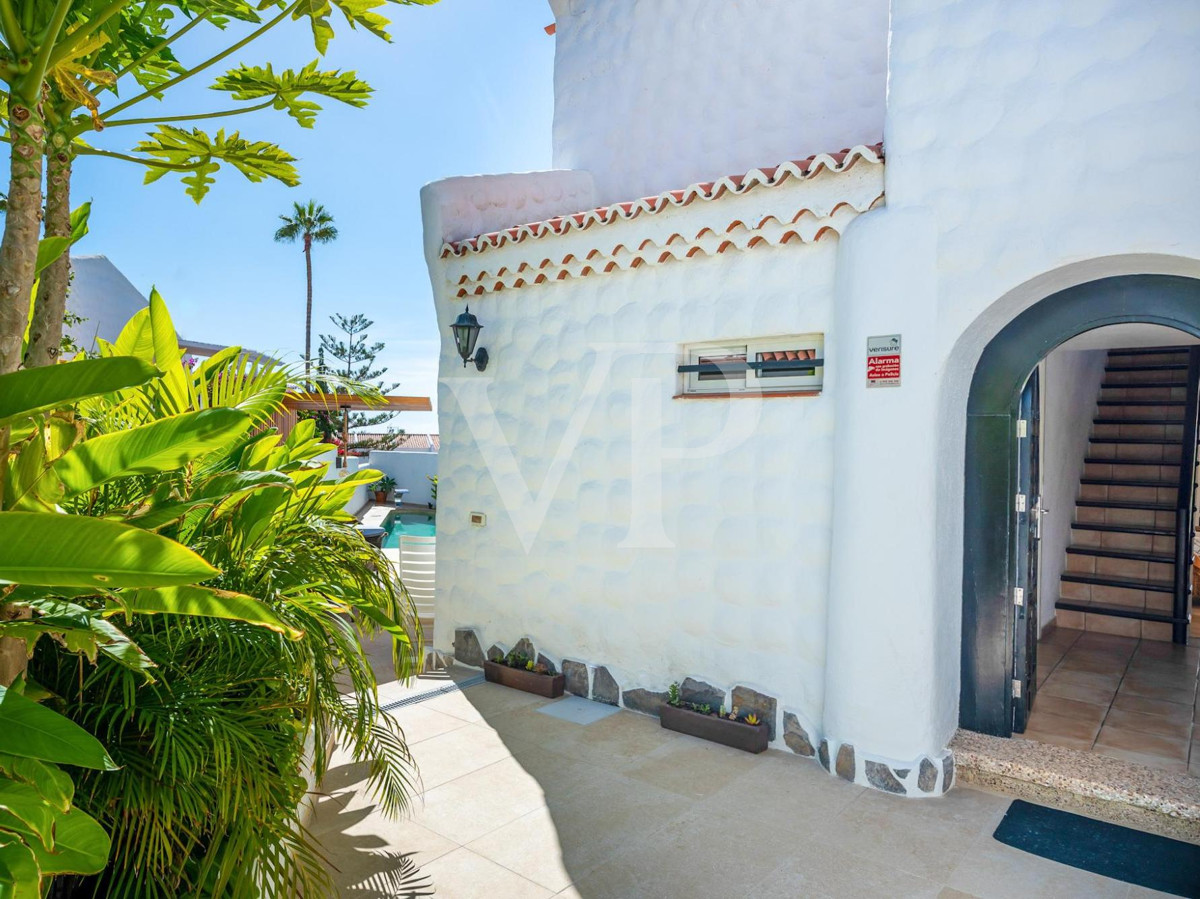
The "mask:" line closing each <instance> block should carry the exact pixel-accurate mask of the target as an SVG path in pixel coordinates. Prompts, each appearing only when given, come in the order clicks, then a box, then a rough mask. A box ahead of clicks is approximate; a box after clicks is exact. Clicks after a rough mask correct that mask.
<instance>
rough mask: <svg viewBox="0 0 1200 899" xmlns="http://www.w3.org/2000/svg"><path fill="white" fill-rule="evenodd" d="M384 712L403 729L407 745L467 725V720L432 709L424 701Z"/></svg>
mask: <svg viewBox="0 0 1200 899" xmlns="http://www.w3.org/2000/svg"><path fill="white" fill-rule="evenodd" d="M399 712H403V714H402V715H401V714H398V713H399ZM385 714H388V717H390V718H392V720H394V721H396V722H398V723H399V724H400V727H401V729H403V731H404V741H405V742H406V743H407V744H408V745H409V746H415V745H417V744H418V743H420V742H422V741H423V740H428V739H429V738H430V737H437V736H440V735H441V734H444V733H448V732H449V731H452V730H457V729H458V728H460V727H466V726H467V722H466V721H464V720H463V719H461V718H455V717H454V716H453V715H447V714H445V713H444V712H438V711H434V710H433V709H431V708H428V707H427V706H426V705H425V704H424V703H421V704H418V705H414V706H412V707H411V708H404V709H397V710H396V712H391V713H385Z"/></svg>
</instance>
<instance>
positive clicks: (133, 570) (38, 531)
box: [0, 512, 217, 589]
mask: <svg viewBox="0 0 1200 899" xmlns="http://www.w3.org/2000/svg"><path fill="white" fill-rule="evenodd" d="M216 574H217V569H215V568H213V567H212V566H211V565H209V564H208V563H207V562H205V561H204V559H202V558H201V557H200V556H198V555H196V553H194V552H192V551H191V550H190V549H188V548H187V547H186V546H182V545H180V544H178V543H176V542H175V541H173V540H168V539H167V538H166V537H160V536H159V535H158V534H155V533H152V532H150V531H144V530H142V529H141V528H135V527H130V526H129V525H125V524H121V523H119V522H116V521H107V520H105V519H102V518H89V517H87V516H84V515H60V514H55V513H39V512H0V582H7V583H13V584H40V585H44V586H50V587H58V586H62V587H94V588H100V589H105V588H113V587H153V586H163V585H172V584H192V583H196V582H197V581H203V580H207V579H208V578H210V577H213V576H214V575H216Z"/></svg>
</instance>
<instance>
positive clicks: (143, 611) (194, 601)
mask: <svg viewBox="0 0 1200 899" xmlns="http://www.w3.org/2000/svg"><path fill="white" fill-rule="evenodd" d="M120 612H126V613H127V614H135V615H158V614H163V615H199V616H203V617H207V618H227V619H230V620H232V621H243V622H245V623H246V624H253V625H256V626H258V627H265V628H268V629H269V630H273V631H275V632H276V633H280V634H284V635H286V636H287V637H290V638H291V639H293V640H298V639H300V638H301V637H302V636H304V632H303V631H300V630H297V629H296V628H294V627H290V626H289V625H287V624H285V623H284V622H283V621H281V620H280V619H279V616H278V615H276V614H275V613H274V612H273V611H272V610H271V607H270V606H268V605H267V604H266V603H265V602H263V601H262V600H259V599H255V598H254V597H253V596H247V595H246V594H244V593H233V592H231V591H229V590H214V589H212V588H210V587H148V588H144V589H141V590H129V591H125V592H122V593H118V594H116V595H114V597H113V598H112V600H111V602H110V604H109V608H108V611H107V613H106V614H108V615H115V614H118V613H120Z"/></svg>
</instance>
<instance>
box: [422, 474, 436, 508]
mask: <svg viewBox="0 0 1200 899" xmlns="http://www.w3.org/2000/svg"><path fill="white" fill-rule="evenodd" d="M425 477H426V478H427V479H428V480H429V485H430V486H429V508H431V509H432V508H433V507H434V506H436V505H437V479H438V476H437V475H435V474H427V475H425Z"/></svg>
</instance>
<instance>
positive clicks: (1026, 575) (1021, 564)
mask: <svg viewBox="0 0 1200 899" xmlns="http://www.w3.org/2000/svg"><path fill="white" fill-rule="evenodd" d="M1039 390H1040V384H1039V380H1038V370H1037V369H1036V368H1035V369H1034V370H1033V374H1031V375H1030V376H1029V380H1028V381H1026V382H1025V389H1024V390H1022V391H1021V405H1020V409H1019V411H1018V418H1017V497H1016V500H1015V506H1016V513H1017V519H1016V525H1017V526H1016V534H1015V537H1016V541H1017V546H1016V552H1015V553H1014V557H1015V559H1016V564H1017V570H1016V571H1015V572H1014V577H1013V583H1014V584H1015V587H1014V590H1013V628H1012V634H1013V681H1012V690H1013V704H1012V710H1013V722H1012V728H1013V730H1014V731H1016V732H1017V733H1022V732H1023V731H1024V730H1025V722H1026V721H1028V720H1029V712H1030V710H1031V709H1032V708H1033V695H1034V692H1035V691H1036V690H1037V640H1038V602H1037V597H1038V561H1039V559H1040V553H1039V552H1038V548H1039V547H1040V546H1041V539H1042V535H1041V530H1042V528H1041V517H1042V496H1041V495H1042V480H1041V471H1040V470H1039V458H1040V451H1039V438H1040V431H1041V419H1042V416H1041V396H1040V394H1039Z"/></svg>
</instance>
